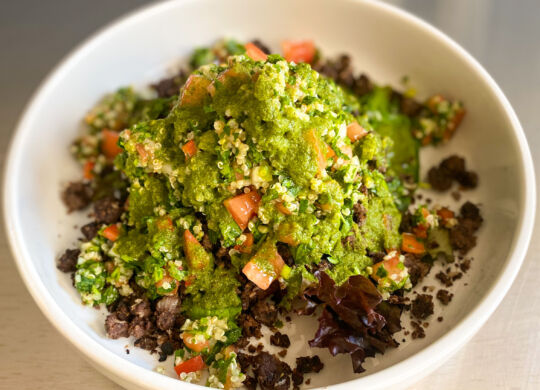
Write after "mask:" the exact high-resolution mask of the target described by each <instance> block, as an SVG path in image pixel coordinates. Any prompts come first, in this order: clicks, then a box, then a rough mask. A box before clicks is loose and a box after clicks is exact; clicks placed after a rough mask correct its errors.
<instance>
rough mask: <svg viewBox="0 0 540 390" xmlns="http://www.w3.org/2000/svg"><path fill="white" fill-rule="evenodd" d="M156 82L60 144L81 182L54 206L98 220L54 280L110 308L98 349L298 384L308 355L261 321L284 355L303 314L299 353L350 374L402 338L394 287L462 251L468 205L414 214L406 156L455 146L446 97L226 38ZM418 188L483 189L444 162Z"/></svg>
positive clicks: (96, 113) (412, 165)
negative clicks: (129, 344)
mask: <svg viewBox="0 0 540 390" xmlns="http://www.w3.org/2000/svg"><path fill="white" fill-rule="evenodd" d="M152 89H153V92H152V94H149V93H140V92H137V91H135V90H134V89H132V88H130V87H126V88H121V89H119V90H118V91H116V92H114V93H112V94H109V95H107V96H105V97H104V98H103V100H101V101H100V102H99V103H98V104H97V105H96V106H95V107H94V108H92V109H91V110H90V111H89V112H88V114H87V115H86V117H85V123H86V130H85V132H84V134H83V135H82V136H80V137H79V138H77V140H76V141H75V142H74V144H73V153H74V156H75V157H76V158H77V160H78V161H79V162H80V163H81V167H82V171H83V177H84V178H83V180H81V181H76V182H72V183H70V184H69V185H68V186H67V188H66V189H65V191H64V192H63V199H64V201H65V203H66V204H67V206H68V208H69V211H74V210H83V209H85V208H86V207H87V206H88V205H90V204H92V205H93V213H92V214H91V215H92V217H93V221H92V222H90V223H88V224H87V225H85V226H83V228H82V229H81V230H82V233H83V235H84V238H83V239H82V242H81V244H80V246H79V247H78V248H75V249H68V250H67V251H66V252H65V253H64V255H62V256H61V257H60V259H59V262H58V268H60V269H61V270H63V271H65V272H72V275H73V284H74V286H75V288H76V289H77V290H78V292H79V293H80V296H81V299H82V302H83V303H84V304H86V305H90V306H100V305H102V304H104V305H106V307H107V308H108V310H109V312H110V314H109V315H108V317H107V319H106V322H105V329H106V332H107V335H108V336H109V337H111V338H114V339H116V338H120V337H129V336H133V337H134V338H135V340H136V341H135V345H136V346H138V347H140V348H144V349H147V350H149V351H152V352H155V353H158V354H159V356H160V361H163V360H165V359H166V358H167V356H170V355H174V365H175V367H174V368H175V370H176V373H177V374H178V377H179V378H180V379H181V380H184V381H188V382H199V381H201V378H202V377H203V376H204V377H205V378H207V379H205V382H202V383H203V384H206V385H207V386H210V387H215V388H225V389H232V388H237V387H241V386H245V387H247V388H256V386H257V385H259V386H260V387H261V388H262V389H274V388H275V389H287V388H289V387H290V386H291V385H292V386H294V387H295V388H297V387H298V386H300V385H301V384H302V383H303V375H304V374H307V373H310V372H318V371H320V370H321V369H322V367H323V363H322V362H321V361H320V359H319V358H318V356H316V355H315V356H311V357H309V356H308V357H299V358H297V361H296V363H297V366H296V368H294V369H291V367H289V366H288V365H287V364H286V363H284V362H282V361H281V360H280V359H279V357H278V356H276V355H271V354H269V353H268V352H265V351H263V350H261V348H260V347H259V348H255V347H253V346H252V345H250V342H251V340H256V339H258V338H261V336H262V334H261V327H262V326H266V327H268V328H270V330H272V332H273V336H272V337H271V343H272V344H274V345H277V346H280V347H283V348H287V347H288V346H289V345H290V340H289V338H288V336H287V335H285V334H282V333H281V332H279V329H280V328H281V327H282V325H283V321H284V320H285V319H286V318H288V314H289V313H291V312H295V313H302V314H306V315H309V314H314V313H316V315H318V316H319V317H318V318H319V329H318V331H317V333H316V334H315V335H314V338H313V340H311V341H310V345H311V346H312V347H314V348H315V347H319V348H329V350H330V351H331V353H332V354H333V355H335V354H338V353H347V354H350V355H351V359H352V363H353V370H354V372H362V371H363V368H362V363H363V361H364V359H365V358H366V357H369V356H373V355H374V354H375V353H376V352H381V353H382V352H384V350H385V349H386V348H389V347H395V346H397V342H396V341H395V340H394V339H393V338H392V334H394V333H395V332H396V331H397V330H399V329H400V325H399V318H400V314H401V311H402V310H403V309H404V307H405V308H406V307H407V304H406V298H404V297H403V292H404V291H406V290H410V289H411V288H412V286H413V285H414V284H415V283H417V281H418V280H419V279H420V278H421V277H423V276H424V275H425V274H426V273H427V272H428V271H429V267H430V265H431V264H432V263H433V261H434V260H436V259H437V258H438V257H444V258H445V259H446V261H449V262H450V261H452V260H453V258H454V257H453V253H454V251H459V252H460V253H461V254H465V253H466V252H468V251H469V249H471V247H472V246H474V243H475V241H474V242H471V237H472V238H475V236H474V233H475V232H476V230H477V229H478V228H479V227H480V223H481V221H482V218H481V217H480V215H479V213H478V208H477V207H476V206H475V205H473V204H472V203H470V202H467V203H466V204H465V205H464V206H463V207H462V208H461V212H460V214H459V215H457V214H454V212H452V211H451V210H449V209H448V208H444V207H429V205H428V204H423V205H418V204H415V205H413V203H414V191H415V190H416V189H417V188H418V186H419V185H421V183H420V180H419V179H420V178H419V173H418V172H419V159H418V153H419V148H420V147H421V146H427V145H436V144H438V143H441V142H446V141H448V140H449V139H450V138H451V136H452V134H453V133H454V131H455V130H456V128H457V127H458V126H459V124H460V122H461V120H462V119H463V116H464V114H465V110H464V108H463V106H462V104H461V103H459V102H457V101H450V100H447V99H445V98H443V97H442V96H440V95H434V96H433V97H431V98H429V99H428V100H427V101H425V102H424V103H419V102H417V101H416V100H415V99H414V91H413V90H412V89H410V88H409V89H408V90H407V91H406V92H405V93H399V92H397V91H395V90H393V89H392V88H390V87H382V86H377V85H373V84H372V82H371V81H370V80H369V79H368V78H367V76H365V75H360V76H359V77H355V76H354V73H353V72H352V70H351V64H350V59H349V58H348V56H342V57H340V58H338V59H337V60H324V59H323V58H322V56H321V54H320V53H319V52H318V51H317V50H316V48H315V46H314V45H313V43H312V42H311V41H286V42H284V43H283V55H278V54H269V51H268V50H267V49H266V47H265V46H264V45H263V44H261V43H260V42H259V41H254V42H251V43H247V44H245V45H244V44H240V43H238V42H236V41H234V40H223V41H220V42H218V43H217V44H215V45H214V46H212V47H208V48H198V49H196V50H195V52H194V53H193V55H192V57H191V60H190V68H189V70H187V71H181V72H179V74H177V75H176V76H174V77H172V78H169V79H165V80H162V81H160V82H159V83H157V84H155V85H153V86H152ZM428 181H429V182H430V183H431V185H432V187H433V188H434V189H440V190H446V189H448V188H449V187H451V185H452V183H453V181H457V182H458V183H460V185H461V188H462V189H463V188H472V187H475V186H476V184H477V177H476V174H475V173H474V172H470V171H467V170H466V169H465V165H464V161H463V159H461V158H459V157H457V156H452V157H450V158H447V159H446V160H444V161H443V162H442V163H441V164H440V166H439V167H434V168H432V170H431V171H430V173H429V177H428ZM425 185H426V186H427V187H429V184H427V183H425ZM414 305H415V304H414V302H413V309H414ZM409 306H410V305H409ZM428 306H429V305H428ZM417 307H418V305H417ZM413 313H414V310H413ZM285 353H286V352H285ZM203 373H206V374H205V375H203Z"/></svg>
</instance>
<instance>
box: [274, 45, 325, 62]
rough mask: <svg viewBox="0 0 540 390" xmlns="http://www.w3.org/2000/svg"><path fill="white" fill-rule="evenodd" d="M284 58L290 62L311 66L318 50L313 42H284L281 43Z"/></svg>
mask: <svg viewBox="0 0 540 390" xmlns="http://www.w3.org/2000/svg"><path fill="white" fill-rule="evenodd" d="M281 48H282V49H283V56H284V57H285V59H286V60H287V61H289V62H295V63H297V64H298V63H300V62H307V63H308V64H311V63H312V62H313V60H314V59H315V54H316V53H317V49H316V48H315V44H314V43H313V41H311V40H303V41H283V42H282V43H281Z"/></svg>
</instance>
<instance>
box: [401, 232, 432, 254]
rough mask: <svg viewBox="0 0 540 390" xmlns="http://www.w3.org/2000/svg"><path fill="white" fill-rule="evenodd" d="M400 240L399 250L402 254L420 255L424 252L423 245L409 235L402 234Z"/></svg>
mask: <svg viewBox="0 0 540 390" xmlns="http://www.w3.org/2000/svg"><path fill="white" fill-rule="evenodd" d="M401 239H402V241H401V250H402V251H403V252H408V253H415V254H422V253H424V252H425V251H426V249H425V247H424V244H423V243H422V242H420V241H418V240H417V239H416V237H415V236H414V235H413V234H411V233H403V234H402V236H401Z"/></svg>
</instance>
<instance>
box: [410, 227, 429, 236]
mask: <svg viewBox="0 0 540 390" xmlns="http://www.w3.org/2000/svg"><path fill="white" fill-rule="evenodd" d="M412 232H413V234H414V235H415V236H416V237H418V238H427V227H426V226H424V225H419V226H415V227H413V228H412Z"/></svg>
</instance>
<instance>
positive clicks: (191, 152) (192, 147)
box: [182, 140, 197, 159]
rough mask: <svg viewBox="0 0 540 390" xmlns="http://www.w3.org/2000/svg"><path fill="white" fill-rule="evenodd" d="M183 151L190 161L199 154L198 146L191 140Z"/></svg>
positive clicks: (183, 147)
mask: <svg viewBox="0 0 540 390" xmlns="http://www.w3.org/2000/svg"><path fill="white" fill-rule="evenodd" d="M182 151H183V152H184V154H185V155H186V159H189V158H191V157H193V156H195V154H197V144H196V143H195V141H193V140H189V141H188V142H187V143H186V144H185V145H184V146H182Z"/></svg>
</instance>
